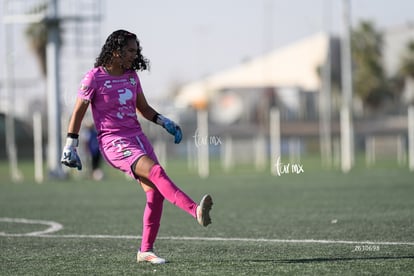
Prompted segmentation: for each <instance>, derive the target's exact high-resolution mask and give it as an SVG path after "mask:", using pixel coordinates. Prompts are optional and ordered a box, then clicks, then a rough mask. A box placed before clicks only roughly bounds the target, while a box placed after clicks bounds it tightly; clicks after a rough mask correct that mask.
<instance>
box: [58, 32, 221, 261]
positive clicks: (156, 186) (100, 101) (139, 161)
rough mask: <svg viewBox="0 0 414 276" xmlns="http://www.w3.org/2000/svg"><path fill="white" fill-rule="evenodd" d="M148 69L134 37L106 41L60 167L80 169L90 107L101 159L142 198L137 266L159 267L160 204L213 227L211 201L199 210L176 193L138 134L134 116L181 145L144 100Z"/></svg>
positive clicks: (119, 35) (86, 81)
mask: <svg viewBox="0 0 414 276" xmlns="http://www.w3.org/2000/svg"><path fill="white" fill-rule="evenodd" d="M148 67H149V61H148V60H147V59H146V58H145V57H144V56H143V55H142V54H141V46H140V43H139V41H138V39H137V37H136V35H135V34H133V33H130V32H128V31H125V30H118V31H115V32H113V33H112V34H111V35H109V37H108V38H107V40H106V41H105V44H104V45H103V47H102V50H101V53H100V54H99V56H98V58H97V59H96V62H95V66H94V68H93V69H91V70H90V71H89V72H88V73H87V74H86V75H85V77H84V78H83V80H82V81H81V86H80V88H79V90H78V97H77V100H76V103H75V107H74V110H73V113H72V116H71V119H70V122H69V127H68V135H67V138H66V145H65V147H64V149H63V154H62V160H61V162H62V163H63V164H64V165H66V166H69V167H74V168H75V167H76V168H78V169H79V170H80V169H82V163H81V161H80V158H79V156H78V154H77V149H76V148H77V146H78V144H79V140H78V137H79V130H80V128H81V123H82V120H83V118H84V115H85V113H86V111H87V109H88V106H89V105H91V110H92V116H93V119H94V124H95V127H96V130H97V132H98V141H99V147H100V149H101V152H102V154H103V156H104V157H105V159H106V160H107V162H108V163H109V164H110V165H112V166H113V167H115V168H117V169H119V170H121V171H123V172H125V173H127V174H129V175H130V176H131V177H133V178H135V179H137V180H138V181H139V183H140V184H141V186H142V188H143V190H144V191H145V194H146V200H147V202H146V206H145V209H144V215H143V230H142V242H141V247H140V249H139V250H138V253H137V261H138V262H151V263H154V264H162V263H165V262H166V260H165V259H163V258H160V257H158V256H157V255H156V254H155V253H154V251H153V245H154V242H155V239H156V237H157V234H158V230H159V227H160V220H161V214H162V208H163V202H164V198H165V199H167V200H168V201H169V202H171V203H172V204H174V205H176V206H177V207H179V208H181V209H182V210H184V211H185V212H187V213H188V214H190V215H191V216H192V217H194V218H195V219H196V220H197V221H198V223H199V224H201V225H202V226H207V225H208V224H210V223H211V219H210V214H209V213H210V209H211V207H212V205H213V202H212V199H211V196H210V195H205V196H204V197H203V198H202V200H201V202H200V204H197V203H195V202H194V201H193V200H192V199H191V198H190V197H189V196H188V195H186V194H185V193H184V192H183V191H182V190H180V188H178V187H177V186H176V185H175V184H174V183H173V182H172V181H171V179H170V178H169V177H168V176H167V174H166V173H165V171H164V169H163V168H162V167H161V166H160V165H159V163H158V160H157V157H156V155H155V153H154V150H153V148H152V145H151V143H150V142H149V141H148V139H147V137H146V136H145V134H144V133H143V132H142V129H141V125H140V123H139V121H138V118H137V111H138V112H139V113H140V114H141V115H142V116H143V117H144V118H146V119H147V120H150V121H153V122H154V123H156V124H158V125H161V126H162V127H163V128H165V129H166V130H167V131H168V132H169V133H170V134H171V135H173V136H174V142H175V143H180V141H181V139H182V132H181V128H180V127H179V126H178V125H177V124H176V123H174V122H173V121H171V120H170V119H168V118H166V117H164V116H162V115H161V114H159V113H158V112H156V111H155V110H154V109H153V108H152V107H151V106H150V105H149V104H148V103H147V101H146V99H145V96H144V93H143V91H142V88H141V84H140V81H139V78H138V75H137V71H138V70H146V69H148Z"/></svg>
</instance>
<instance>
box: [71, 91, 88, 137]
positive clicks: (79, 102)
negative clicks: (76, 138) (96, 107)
mask: <svg viewBox="0 0 414 276" xmlns="http://www.w3.org/2000/svg"><path fill="white" fill-rule="evenodd" d="M88 106H89V101H87V100H84V99H81V98H79V97H78V98H77V99H76V103H75V107H74V109H73V112H72V117H71V118H70V121H69V127H68V133H73V134H79V131H80V128H81V124H82V120H83V117H84V116H85V113H86V111H87V110H88Z"/></svg>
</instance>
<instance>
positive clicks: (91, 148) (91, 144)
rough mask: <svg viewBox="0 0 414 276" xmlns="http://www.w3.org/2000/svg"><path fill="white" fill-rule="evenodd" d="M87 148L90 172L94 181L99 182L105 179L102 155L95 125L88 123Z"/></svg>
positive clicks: (85, 134)
mask: <svg viewBox="0 0 414 276" xmlns="http://www.w3.org/2000/svg"><path fill="white" fill-rule="evenodd" d="M84 136H85V137H84V138H85V146H86V150H87V153H88V159H89V161H90V172H91V176H92V179H93V180H96V181H99V180H102V179H103V177H104V174H103V171H102V169H101V162H102V155H101V151H100V149H99V142H98V132H97V131H96V129H95V125H94V124H93V123H88V124H87V125H86V129H85V132H84Z"/></svg>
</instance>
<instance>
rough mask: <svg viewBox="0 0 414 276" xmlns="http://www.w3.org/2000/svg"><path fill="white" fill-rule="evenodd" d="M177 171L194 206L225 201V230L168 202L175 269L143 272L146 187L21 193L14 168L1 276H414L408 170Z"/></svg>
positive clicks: (5, 199) (3, 223) (169, 249)
mask: <svg viewBox="0 0 414 276" xmlns="http://www.w3.org/2000/svg"><path fill="white" fill-rule="evenodd" d="M171 163H172V162H170V163H169V165H168V166H167V172H168V173H169V175H170V176H171V178H172V179H173V180H174V181H175V182H176V184H177V185H179V186H180V187H181V188H182V189H183V190H184V191H185V192H186V193H187V194H189V195H190V196H191V197H192V198H194V199H195V200H199V199H200V198H201V196H202V195H203V194H204V193H210V194H211V195H212V196H213V200H214V206H213V210H212V213H211V214H212V219H213V224H212V225H210V226H209V227H207V228H203V227H201V226H199V225H198V224H197V223H196V222H195V221H194V220H193V219H192V218H191V217H190V216H188V215H187V214H185V213H184V212H183V211H181V210H179V209H178V208H176V207H175V206H172V205H171V204H170V203H168V202H165V204H164V215H163V218H162V222H161V229H160V232H159V239H158V240H157V242H156V244H155V246H156V251H157V252H158V253H159V255H160V256H162V257H165V258H166V259H167V260H169V261H170V263H168V264H166V265H161V266H155V265H151V264H142V263H139V264H138V263H136V261H135V254H136V250H137V248H138V246H139V243H140V239H139V235H140V234H141V219H142V212H143V208H144V204H145V196H144V192H143V191H142V190H141V189H140V188H139V187H138V185H136V184H135V182H133V181H128V180H126V179H125V177H123V176H121V175H120V174H116V173H114V171H113V170H112V169H110V170H108V174H109V175H108V177H107V178H106V179H105V180H104V181H102V182H93V181H90V180H85V179H75V178H72V179H71V180H69V181H47V182H45V183H43V184H36V183H34V182H33V181H30V180H25V181H23V182H21V183H18V184H13V183H11V182H10V181H9V180H7V178H6V177H4V175H5V173H7V167H6V169H5V165H4V164H3V165H2V166H1V168H0V171H1V173H2V176H3V177H2V179H1V184H0V246H1V250H0V261H1V273H0V274H1V275H57V274H63V275H145V274H148V275H361V274H368V275H370V274H377V275H412V274H414V231H413V230H414V200H413V196H414V175H413V173H410V172H408V170H407V169H406V168H398V167H395V166H394V167H391V168H386V167H383V168H380V167H374V168H370V169H355V170H353V171H352V172H351V173H349V174H342V173H341V172H339V171H335V170H334V171H327V170H320V169H314V168H310V167H311V165H309V166H308V165H307V164H305V165H304V169H305V171H304V172H302V173H301V174H289V175H282V176H272V175H270V174H269V173H256V172H254V171H253V170H249V169H241V168H239V169H237V170H236V171H234V172H230V173H224V172H221V171H220V170H218V169H216V170H213V173H212V175H211V176H210V177H209V178H207V179H200V178H198V177H197V176H196V174H195V173H194V172H193V173H188V172H187V171H186V167H185V164H183V163H180V164H171ZM6 218H8V219H6ZM18 219H25V220H23V221H19V220H18ZM39 220H40V222H39ZM36 221H37V223H36ZM42 221H43V222H45V221H48V222H50V223H52V224H51V225H46V224H41V222H42ZM22 222H26V223H22ZM28 222H34V223H28ZM53 223H54V224H53ZM59 225H61V226H63V228H62V229H60V230H59V229H58V228H59V227H58V226H59ZM49 227H52V228H51V232H49V233H44V234H42V231H44V230H46V229H48V228H49ZM53 227H56V228H53ZM28 233H34V234H32V235H28ZM36 233H37V234H36Z"/></svg>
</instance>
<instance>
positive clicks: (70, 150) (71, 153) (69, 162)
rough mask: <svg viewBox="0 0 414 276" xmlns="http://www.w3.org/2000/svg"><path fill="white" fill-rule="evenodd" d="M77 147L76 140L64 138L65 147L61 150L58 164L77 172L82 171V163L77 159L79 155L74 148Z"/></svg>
mask: <svg viewBox="0 0 414 276" xmlns="http://www.w3.org/2000/svg"><path fill="white" fill-rule="evenodd" d="M78 145H79V140H78V138H71V137H67V138H66V145H65V147H64V148H63V153H62V159H61V160H60V162H61V163H62V164H63V165H66V166H68V167H71V168H78V170H79V171H80V170H82V162H81V160H80V158H79V155H78V153H77V151H76V147H77V146H78Z"/></svg>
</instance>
